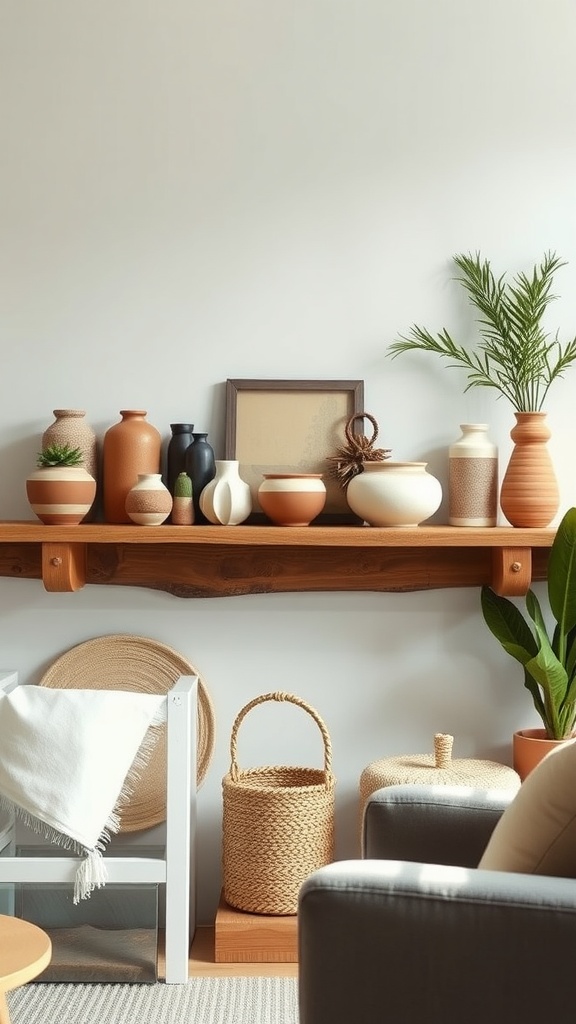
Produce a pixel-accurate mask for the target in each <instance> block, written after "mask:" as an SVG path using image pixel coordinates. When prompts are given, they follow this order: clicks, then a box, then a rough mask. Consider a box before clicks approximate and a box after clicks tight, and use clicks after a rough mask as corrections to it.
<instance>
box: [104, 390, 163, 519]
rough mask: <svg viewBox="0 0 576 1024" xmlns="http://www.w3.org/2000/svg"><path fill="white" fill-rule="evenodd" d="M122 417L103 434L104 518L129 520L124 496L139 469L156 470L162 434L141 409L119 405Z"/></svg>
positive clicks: (157, 468) (158, 463) (141, 471)
mask: <svg viewBox="0 0 576 1024" xmlns="http://www.w3.org/2000/svg"><path fill="white" fill-rule="evenodd" d="M120 415H121V417H122V419H121V420H120V422H119V423H115V424H114V425H113V426H112V427H109V428H108V430H107V431H106V433H105V435H104V444H103V452H102V462H103V469H102V480H103V485H104V519H105V521H106V522H107V523H129V522H130V521H131V520H130V517H129V515H128V513H127V512H126V498H127V496H128V492H129V491H130V490H131V489H132V487H134V484H135V483H136V482H137V480H138V474H139V473H159V472H160V460H161V448H162V437H161V435H160V432H159V431H158V430H156V427H153V426H152V424H151V423H148V421H147V419H146V415H147V414H146V412H145V411H144V410H143V409H121V410H120Z"/></svg>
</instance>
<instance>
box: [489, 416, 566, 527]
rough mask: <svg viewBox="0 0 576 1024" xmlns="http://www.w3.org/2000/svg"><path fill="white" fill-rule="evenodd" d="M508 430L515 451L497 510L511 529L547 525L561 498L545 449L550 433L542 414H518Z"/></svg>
mask: <svg viewBox="0 0 576 1024" xmlns="http://www.w3.org/2000/svg"><path fill="white" fill-rule="evenodd" d="M514 415H515V416H516V426H515V427H514V428H513V429H512V430H511V431H510V437H511V438H512V440H513V441H514V448H513V450H512V455H511V456H510V462H509V463H508V468H507V470H506V473H505V475H504V479H503V481H502V487H501V488H500V507H501V509H502V511H503V513H504V515H505V516H506V519H507V520H508V522H509V523H510V524H511V526H527V527H539V526H549V525H550V523H551V522H552V520H553V518H554V516H555V515H556V513H557V511H558V507H559V504H560V495H559V491H558V483H557V481H556V474H555V472H554V467H553V465H552V460H551V458H550V453H549V451H548V448H547V447H546V444H547V441H548V440H549V438H550V430H549V428H548V425H547V423H546V413H545V412H517V413H515V414H514Z"/></svg>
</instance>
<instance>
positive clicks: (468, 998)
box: [298, 785, 576, 1024]
mask: <svg viewBox="0 0 576 1024" xmlns="http://www.w3.org/2000/svg"><path fill="white" fill-rule="evenodd" d="M513 796H514V793H513V792H510V793H506V792H504V791H497V790H494V791H490V792H487V791H484V790H475V789H467V788H458V787H454V788H451V787H444V786H413V785H402V786H390V787H387V788H386V789H382V790H379V791H377V792H376V793H374V794H373V795H372V797H371V798H370V799H369V801H368V804H367V808H366V813H365V819H364V858H365V859H363V860H350V861H340V862H336V863H334V864H330V865H328V866H327V867H325V868H321V869H320V870H319V871H316V872H314V874H313V875H311V876H310V877H309V878H308V879H307V880H306V881H305V882H304V884H303V886H302V889H301V892H300V900H299V909H298V941H299V1005H300V1024H515V1022H521V1024H542V1021H543V1020H549V1019H550V1018H551V1017H553V1016H554V1015H556V1017H557V1019H558V1020H560V1021H567V1020H569V1019H571V1018H572V1015H573V999H574V997H573V982H572V977H573V970H574V967H573V962H574V953H575V951H576V880H574V879H564V878H549V877H545V876H536V875H524V874H512V873H509V872H500V871H480V870H479V869H477V868H475V864H477V863H478V861H479V860H480V857H481V855H482V853H483V851H484V848H485V846H486V844H487V842H488V839H489V838H490V835H491V833H492V831H493V829H494V827H495V825H496V822H497V821H498V819H499V817H500V815H501V814H502V812H503V810H504V809H505V807H506V806H507V805H508V803H509V802H510V800H511V799H512V797H513Z"/></svg>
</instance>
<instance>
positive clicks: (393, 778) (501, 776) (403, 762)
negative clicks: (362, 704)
mask: <svg viewBox="0 0 576 1024" xmlns="http://www.w3.org/2000/svg"><path fill="white" fill-rule="evenodd" d="M453 743H454V737H453V736H450V735H449V734H448V733H436V735H435V736H434V754H405V755H401V756H399V757H386V758H383V759H382V760H381V761H373V762H372V764H369V765H368V766H367V768H365V769H364V771H363V772H362V776H361V778H360V790H361V793H366V795H368V794H369V793H371V792H373V791H374V789H375V788H379V787H380V786H393V785H398V784H401V783H406V782H411V783H424V784H426V783H429V784H433V785H447V786H448V785H456V786H465V785H466V786H469V785H474V786H476V787H478V788H487V789H488V788H490V789H492V788H496V789H511V788H517V787H518V786H519V785H520V777H519V775H518V774H517V773H516V772H515V771H514V769H513V768H509V767H508V765H505V764H500V763H499V762H498V761H482V760H475V759H473V758H459V759H456V760H453V759H452V745H453Z"/></svg>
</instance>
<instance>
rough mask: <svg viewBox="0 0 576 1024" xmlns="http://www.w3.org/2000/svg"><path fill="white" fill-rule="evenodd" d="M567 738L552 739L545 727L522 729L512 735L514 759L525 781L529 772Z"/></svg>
mask: <svg viewBox="0 0 576 1024" xmlns="http://www.w3.org/2000/svg"><path fill="white" fill-rule="evenodd" d="M562 743H566V740H551V739H548V737H547V736H546V730H545V729H520V730H519V731H518V732H515V733H514V735H513V737H512V760H513V764H514V768H515V770H516V771H517V772H518V775H519V776H520V778H521V779H522V781H524V779H525V778H526V776H527V775H528V774H529V772H531V771H532V769H533V768H535V767H536V765H537V764H539V763H540V761H541V760H542V758H543V757H545V756H546V754H548V753H549V752H550V751H551V750H554V748H555V747H559V746H560V745H561V744H562Z"/></svg>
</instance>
